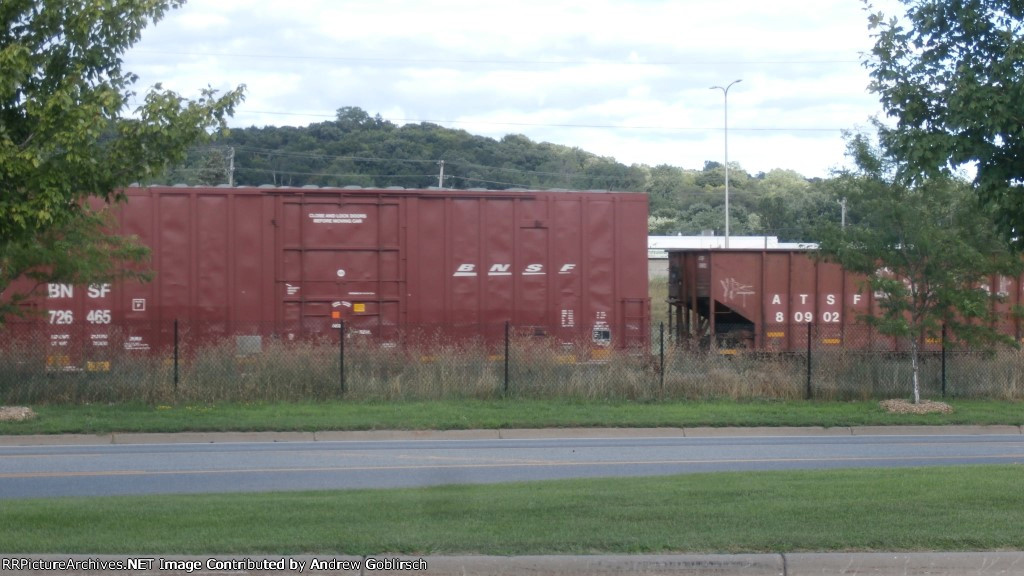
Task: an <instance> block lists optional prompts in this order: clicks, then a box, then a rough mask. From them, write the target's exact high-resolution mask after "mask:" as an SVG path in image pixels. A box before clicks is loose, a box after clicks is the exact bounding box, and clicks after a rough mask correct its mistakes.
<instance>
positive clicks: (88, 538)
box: [0, 465, 1024, 555]
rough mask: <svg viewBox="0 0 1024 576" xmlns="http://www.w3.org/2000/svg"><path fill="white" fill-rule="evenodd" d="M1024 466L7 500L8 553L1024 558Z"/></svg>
mask: <svg viewBox="0 0 1024 576" xmlns="http://www.w3.org/2000/svg"><path fill="white" fill-rule="evenodd" d="M1022 478H1024V469H1022V468H1021V467H1020V466H1017V465H1006V466H970V467H945V468H943V467H936V468H911V469H856V470H834V471H801V472H761V473H757V474H747V473H713V474H694V475H684V476H669V477H655V478H623V479H587V480H564V481H548V482H532V483H517V484H506V485H473V486H467V485H458V486H455V485H450V486H442V487H433V488H421V489H400V490H358V491H343V492H301V493H267V494H260V495H259V496H258V497H255V498H254V497H253V496H252V495H247V494H240V495H175V496H139V497H134V496H133V497H111V498H73V499H52V500H25V501H19V500H14V501H5V502H4V503H3V506H2V507H0V542H2V545H0V552H4V553H89V554H302V553H317V554H326V553H333V554H379V553H384V552H392V553H401V554H409V555H426V554H432V555H436V554H458V553H473V554H498V555H504V554H567V553H571V554H592V553H660V552H677V551H685V552H710V553H716V552H786V551H812V550H813V551H839V550H842V551H849V550H886V551H900V550H995V549H1021V548H1022V547H1024V529H1022V528H1024V518H1022V516H1021V514H1020V511H1021V510H1024V490H1022V488H1024V480H1022Z"/></svg>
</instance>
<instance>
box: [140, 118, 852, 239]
mask: <svg viewBox="0 0 1024 576" xmlns="http://www.w3.org/2000/svg"><path fill="white" fill-rule="evenodd" d="M441 161H443V162H444V166H443V174H444V175H443V181H442V182H441V183H442V184H443V186H444V187H445V188H455V189H468V188H485V189H492V190H502V189H508V188H532V189H551V188H565V189H574V190H594V189H600V190H618V191H627V192H629V191H635V192H644V193H646V194H648V197H649V200H650V214H651V218H650V222H649V228H650V230H651V232H652V233H653V234H684V235H688V234H699V233H701V232H702V231H705V230H714V231H717V232H719V233H721V232H722V231H723V230H724V222H725V216H724V213H725V212H724V206H723V204H724V183H725V181H724V166H723V165H722V164H721V163H718V162H706V163H705V165H704V167H703V169H701V170H685V169H682V168H678V167H674V166H666V165H662V166H654V167H651V166H647V165H636V164H635V165H632V166H626V165H624V164H620V163H618V162H616V161H615V160H614V159H613V158H608V157H602V156H598V155H596V154H593V153H591V152H587V151H585V150H581V149H579V148H573V147H569V146H562V145H558V144H551V143H547V142H534V141H532V140H530V139H529V138H527V137H526V136H523V135H520V134H510V135H508V136H505V137H503V138H501V139H500V140H496V139H494V138H488V137H484V136H475V135H473V134H470V133H469V132H466V131H465V130H455V129H452V128H445V127H443V126H438V125H436V124H430V123H420V124H406V125H404V126H397V125H395V124H394V123H392V122H389V121H387V120H384V119H382V118H381V117H380V115H377V116H370V114H368V113H367V112H366V111H364V110H362V109H360V108H356V107H346V108H341V109H339V110H338V114H337V117H336V118H335V119H334V120H331V121H328V122H319V123H315V124H310V125H309V126H305V127H291V126H282V127H275V126H267V127H262V128H260V127H251V128H241V129H237V128H236V129H232V131H231V132H230V134H228V135H227V136H224V137H222V138H220V139H219V140H218V141H217V142H216V144H215V145H213V146H205V147H202V148H196V149H195V150H193V151H192V153H191V154H190V155H189V159H188V160H187V161H186V163H184V164H183V165H181V166H177V167H174V168H173V169H171V170H169V171H168V172H167V173H166V174H164V175H163V176H162V177H160V178H157V179H154V182H153V183H163V184H176V183H185V184H193V185H197V184H205V185H218V184H227V183H229V182H230V183H233V184H234V185H236V186H259V185H263V184H271V185H276V186H306V185H316V186H352V185H355V186H364V187H388V186H402V187H405V188H427V187H434V186H438V184H439V177H440V176H441V173H442V166H441V164H440V163H441ZM729 168H730V170H729V184H730V194H731V206H730V229H731V232H732V233H733V234H736V235H739V234H770V235H774V236H778V237H779V239H780V240H783V241H807V240H813V238H811V237H810V229H811V227H812V226H813V224H814V223H815V222H816V221H818V220H820V219H821V218H833V217H838V210H839V205H838V204H837V203H836V202H835V201H834V200H833V199H832V198H831V196H830V195H829V194H828V193H827V192H826V189H827V181H821V180H818V179H814V180H808V179H806V178H804V177H803V176H801V175H800V174H797V173H795V172H793V171H791V170H773V171H771V172H768V173H761V174H757V175H755V176H751V175H750V174H748V173H747V172H746V171H744V170H743V169H742V168H741V167H740V166H739V165H736V164H733V163H730V166H729Z"/></svg>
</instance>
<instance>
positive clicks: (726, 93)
mask: <svg viewBox="0 0 1024 576" xmlns="http://www.w3.org/2000/svg"><path fill="white" fill-rule="evenodd" d="M739 82H743V80H742V79H740V80H733V81H732V82H730V83H729V85H728V86H726V87H725V88H722V87H721V86H712V87H711V88H710V89H711V90H721V91H722V96H723V98H724V100H725V247H726V248H728V247H729V88H732V86H733V84H737V83H739Z"/></svg>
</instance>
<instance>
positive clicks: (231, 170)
mask: <svg viewBox="0 0 1024 576" xmlns="http://www.w3.org/2000/svg"><path fill="white" fill-rule="evenodd" d="M228 150H230V151H231V154H230V155H229V156H228V186H230V187H232V188H234V187H235V147H234V146H231V147H230V148H228Z"/></svg>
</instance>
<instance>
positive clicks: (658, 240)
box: [647, 236, 818, 278]
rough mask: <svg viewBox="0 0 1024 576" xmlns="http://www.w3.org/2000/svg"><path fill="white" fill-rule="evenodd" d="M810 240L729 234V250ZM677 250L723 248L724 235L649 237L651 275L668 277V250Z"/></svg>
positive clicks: (803, 245) (798, 246) (804, 245)
mask: <svg viewBox="0 0 1024 576" xmlns="http://www.w3.org/2000/svg"><path fill="white" fill-rule="evenodd" d="M817 247H818V245H817V244H814V243H811V242H779V237H778V236H729V250H805V249H808V248H811V249H813V248H817ZM677 249H690V250H724V249H725V236H648V237H647V269H648V277H649V278H658V277H667V276H668V251H669V250H677Z"/></svg>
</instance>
